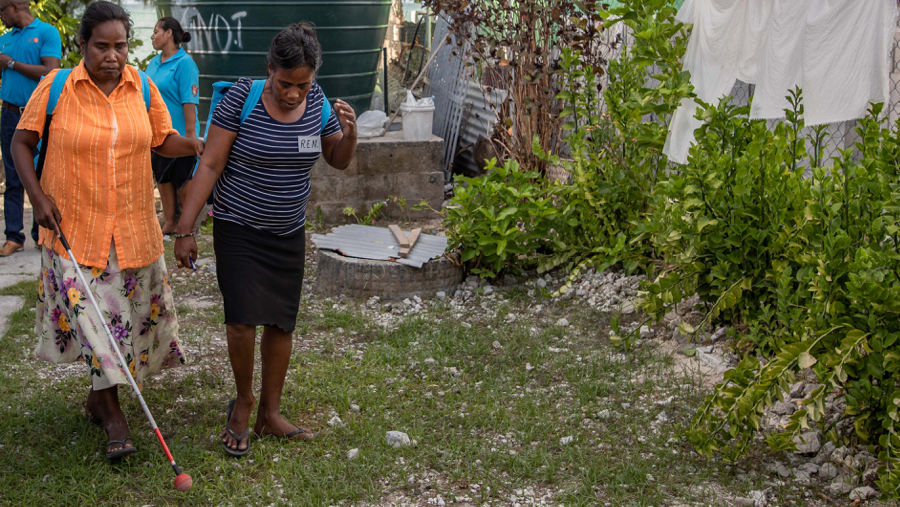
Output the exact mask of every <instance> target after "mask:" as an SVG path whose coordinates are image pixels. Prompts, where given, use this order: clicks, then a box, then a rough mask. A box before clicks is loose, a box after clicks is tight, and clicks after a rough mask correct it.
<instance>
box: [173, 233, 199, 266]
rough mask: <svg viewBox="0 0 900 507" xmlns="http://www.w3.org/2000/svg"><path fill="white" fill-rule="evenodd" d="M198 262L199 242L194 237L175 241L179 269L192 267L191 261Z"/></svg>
mask: <svg viewBox="0 0 900 507" xmlns="http://www.w3.org/2000/svg"><path fill="white" fill-rule="evenodd" d="M195 260H197V241H195V240H194V237H193V236H188V237H186V238H178V239H176V240H175V264H176V265H177V266H178V267H179V268H188V269H190V267H191V261H195Z"/></svg>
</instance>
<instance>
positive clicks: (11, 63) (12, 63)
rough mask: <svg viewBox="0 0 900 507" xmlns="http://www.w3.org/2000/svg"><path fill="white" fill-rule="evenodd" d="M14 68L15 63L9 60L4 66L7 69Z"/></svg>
mask: <svg viewBox="0 0 900 507" xmlns="http://www.w3.org/2000/svg"><path fill="white" fill-rule="evenodd" d="M15 66H16V61H15V60H10V61H9V63H7V64H6V68H7V69H12V68H13V67H15Z"/></svg>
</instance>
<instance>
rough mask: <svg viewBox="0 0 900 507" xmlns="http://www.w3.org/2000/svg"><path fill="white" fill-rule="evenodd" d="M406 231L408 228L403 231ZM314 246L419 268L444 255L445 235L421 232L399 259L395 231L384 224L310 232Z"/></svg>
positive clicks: (347, 255)
mask: <svg viewBox="0 0 900 507" xmlns="http://www.w3.org/2000/svg"><path fill="white" fill-rule="evenodd" d="M404 232H406V233H407V235H408V234H409V231H404ZM312 242H313V244H314V245H316V248H320V249H322V250H334V251H335V252H338V253H339V254H341V255H344V256H346V257H355V258H357V259H369V260H374V261H396V262H398V263H400V264H404V265H406V266H412V267H414V268H421V267H422V266H424V265H425V263H427V262H428V261H430V260H431V259H435V258H437V257H440V256H442V255H444V252H446V251H447V238H445V237H442V236H432V235H430V234H422V235H421V236H419V240H418V241H416V244H415V245H414V246H413V248H412V250H410V251H409V255H408V256H407V257H406V258H405V259H401V258H400V254H399V251H400V244H399V243H397V239H396V238H394V234H393V233H392V232H391V231H390V230H389V229H386V228H384V227H370V226H368V225H355V224H354V225H344V226H341V227H338V228H336V229H334V230H333V231H332V232H331V234H326V235H324V236H323V235H321V234H313V236H312Z"/></svg>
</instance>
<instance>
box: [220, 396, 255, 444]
mask: <svg viewBox="0 0 900 507" xmlns="http://www.w3.org/2000/svg"><path fill="white" fill-rule="evenodd" d="M235 402H236V400H231V401H229V402H228V413H227V414H226V415H225V431H227V432H228V434H229V435H231V438H233V439H235V440H237V443H238V446H240V445H241V440H243V439H245V438H247V437H248V436H250V425H249V424H248V425H247V429H246V430H244V432H243V433H241V434H240V435H238V434H237V433H235V431H234V430H233V429H231V423H230V421H231V413H232V412H234V404H235ZM222 447H224V448H225V452H227V453H228V454H230V455H231V456H236V457H237V456H243V455H245V454H247V453H248V452H250V439H247V448H246V449H240V448H239V449H232V448H231V447H228V443H227V442H222Z"/></svg>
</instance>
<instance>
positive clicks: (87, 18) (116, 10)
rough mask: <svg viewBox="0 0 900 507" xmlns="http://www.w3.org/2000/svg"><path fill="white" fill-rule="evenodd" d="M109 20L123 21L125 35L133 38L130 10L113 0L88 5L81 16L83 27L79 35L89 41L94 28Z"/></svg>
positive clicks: (79, 30)
mask: <svg viewBox="0 0 900 507" xmlns="http://www.w3.org/2000/svg"><path fill="white" fill-rule="evenodd" d="M107 21H121V22H122V24H123V25H125V36H126V37H128V38H131V16H129V15H128V12H127V11H126V10H125V9H123V8H122V7H120V6H119V5H117V4H114V3H112V2H106V1H100V2H94V3H92V4H91V5H88V7H87V9H85V10H84V14H83V15H82V16H81V28H79V29H78V35H79V36H80V37H81V40H83V41H84V42H87V41H89V40H91V35H93V34H94V28H97V26H98V25H101V24H103V23H106V22H107Z"/></svg>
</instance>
